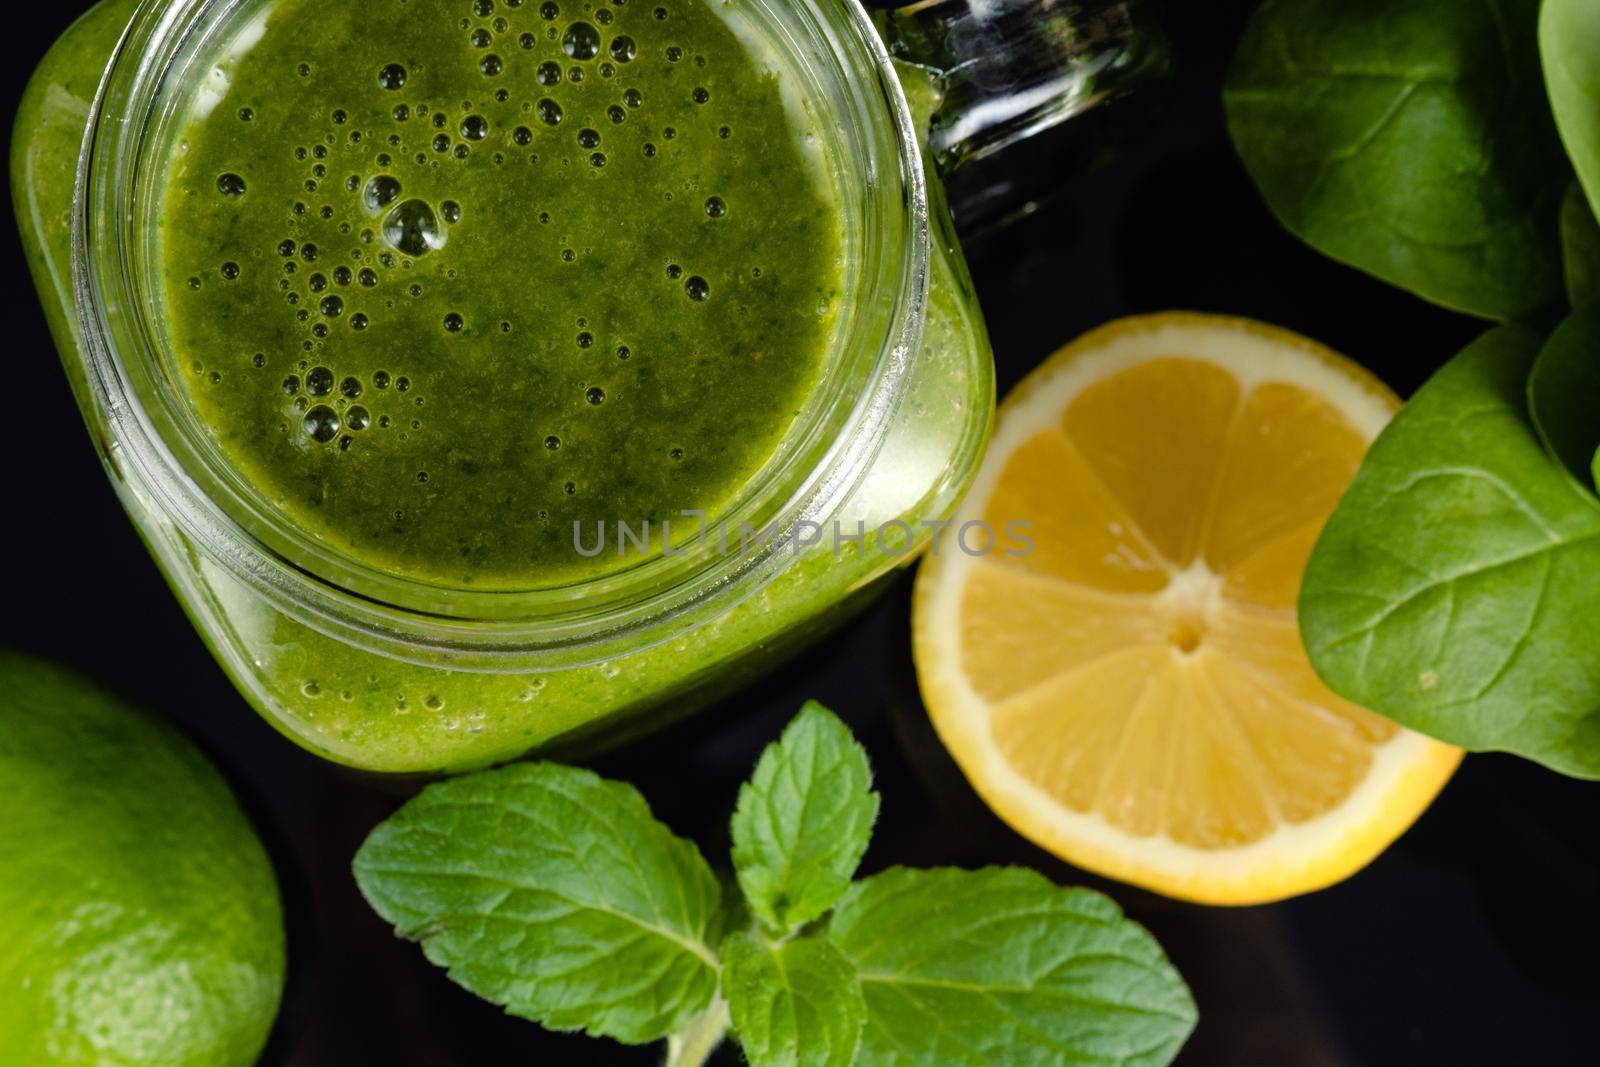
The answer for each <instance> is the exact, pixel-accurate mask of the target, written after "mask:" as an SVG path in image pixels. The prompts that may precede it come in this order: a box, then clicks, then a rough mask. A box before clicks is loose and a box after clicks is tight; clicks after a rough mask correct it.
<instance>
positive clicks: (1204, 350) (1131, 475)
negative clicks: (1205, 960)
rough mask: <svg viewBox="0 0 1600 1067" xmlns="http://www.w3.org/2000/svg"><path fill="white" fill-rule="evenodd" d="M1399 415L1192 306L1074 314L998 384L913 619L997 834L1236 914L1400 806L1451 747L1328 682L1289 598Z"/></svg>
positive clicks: (1353, 375) (929, 691) (1297, 345)
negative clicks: (1074, 323) (1076, 327)
mask: <svg viewBox="0 0 1600 1067" xmlns="http://www.w3.org/2000/svg"><path fill="white" fill-rule="evenodd" d="M1398 405H1399V402H1398V401H1397V400H1396V399H1395V397H1394V395H1393V394H1392V393H1390V392H1389V390H1388V389H1386V388H1385V387H1384V386H1383V384H1382V383H1380V382H1379V381H1377V380H1376V379H1375V378H1373V377H1372V376H1371V375H1369V374H1368V373H1367V372H1366V371H1364V370H1362V369H1361V368H1360V367H1358V366H1356V365H1355V364H1354V363H1351V362H1350V361H1349V360H1347V359H1345V358H1343V357H1342V356H1339V355H1338V354H1336V353H1334V352H1332V351H1329V350H1328V349H1326V348H1323V347H1322V346H1320V345H1318V344H1315V343H1314V342H1312V341H1309V340H1307V339H1305V338H1303V337H1300V336H1298V335H1296V334H1293V333H1290V332H1288V331H1285V330H1280V329H1277V328H1274V327H1270V326H1264V325H1261V324H1259V323H1255V322H1250V321H1247V320H1243V319H1234V318H1222V317H1217V316H1209V315H1195V314H1167V315H1152V316H1145V317H1139V318H1132V319H1125V320H1123V321H1120V322H1117V323H1113V324H1111V325H1109V326H1106V327H1103V328H1101V329H1098V330H1095V331H1094V332H1093V333H1090V334H1088V335H1087V336H1085V337H1083V338H1081V339H1079V340H1078V341H1076V342H1075V343H1073V344H1071V345H1069V346H1068V347H1067V348H1065V349H1063V350H1062V351H1060V352H1058V353H1057V354H1056V355H1055V356H1053V357H1051V358H1050V359H1049V360H1048V361H1046V362H1045V364H1044V365H1043V366H1041V367H1039V368H1038V369H1037V370H1036V371H1034V372H1033V374H1031V375H1030V376H1029V377H1028V379H1027V380H1026V381H1024V382H1023V383H1022V384H1021V385H1020V386H1018V387H1017V389H1016V390H1015V391H1014V392H1013V393H1012V394H1011V396H1010V397H1009V398H1008V399H1007V400H1006V402H1005V404H1004V405H1003V406H1002V408H1001V413H1000V419H999V423H998V427H997V429H996V432H995V437H994V440H993V442H992V443H991V445H990V450H989V455H988V457H987V459H986V460H985V462H984V465H983V469H982V470H981V471H980V473H979V475H978V477H977V480H976V482H975V483H974V485H973V488H972V490H971V492H970V493H969V495H968V496H967V498H966V500H965V502H964V504H963V506H962V509H961V513H960V514H959V515H958V516H957V517H956V518H955V520H954V522H953V524H952V526H951V527H949V528H948V529H946V530H945V531H944V534H943V536H942V537H941V538H940V543H939V545H938V552H937V555H933V556H930V557H929V558H928V559H927V560H926V561H925V562H924V563H923V565H922V570H921V573H920V574H919V576H918V579H917V588H916V603H915V608H914V612H913V629H914V635H913V646H914V651H915V655H916V661H917V674H918V678H919V680H920V683H921V687H922V692H923V697H924V700H925V702H926V704H927V706H928V710H929V713H930V714H931V715H932V718H933V723H934V726H935V728H936V729H937V730H938V732H939V736H940V737H941V738H942V739H943V741H944V744H945V746H946V747H947V748H948V749H949V750H950V752H951V754H952V755H953V756H954V757H955V759H956V761H957V762H958V763H959V764H960V765H961V768H962V770H963V772H964V773H965V774H966V776H967V778H968V779H969V780H970V781H971V783H972V784H973V786H974V787H975V788H976V789H977V791H978V792H979V794H981V795H982V797H983V798H984V800H985V801H987V802H988V804H989V805H990V806H991V807H992V808H994V810H995V811H996V812H998V813H999V815H1000V816H1001V817H1002V818H1003V819H1005V821H1006V822H1008V823H1009V824H1010V825H1011V826H1012V827H1014V828H1015V829H1016V830H1018V831H1019V832H1020V833H1022V834H1023V835H1025V836H1026V837H1029V838H1031V839H1032V840H1033V841H1035V842H1037V843H1038V844H1040V845H1042V846H1043V847H1045V848H1047V849H1049V850H1050V851H1051V852H1053V853H1055V854H1056V855H1058V856H1060V857H1062V858H1063V859H1065V860H1067V861H1068V862H1070V863H1073V864H1076V865H1077V866H1079V867H1082V868H1085V869H1087V870H1091V871H1096V872H1098V873H1100V874H1104V875H1107V876H1109V877H1112V878H1117V879H1121V880H1123V881H1127V882H1132V883H1134V884H1136V885H1141V886H1144V887H1146V888H1149V889H1152V890H1155V891H1157V892H1160V893H1164V894H1167V895H1169V896H1173V897H1178V898H1182V899H1186V900H1193V901H1200V902H1205V903H1214V904H1251V903H1261V902H1265V901H1270V900H1276V899H1281V898H1283V897H1287V896H1291V895H1294V894H1296V893H1303V892H1307V891H1309V890H1312V889H1317V888H1320V887H1322V886H1325V885H1328V884H1330V883H1332V882H1335V881H1338V880H1339V879H1342V878H1344V877H1346V876H1348V875H1350V874H1351V873H1353V872H1355V871H1356V870H1358V869H1360V868H1361V867H1362V866H1364V865H1365V864H1366V863H1367V862H1368V861H1370V860H1371V859H1372V858H1373V857H1375V856H1376V855H1377V854H1378V853H1379V852H1381V851H1382V850H1383V849H1384V848H1385V847H1386V846H1387V845H1388V844H1389V843H1390V842H1392V841H1393V840H1394V839H1395V838H1396V837H1398V836H1399V835H1400V834H1401V833H1402V832H1403V831H1404V830H1405V829H1406V827H1408V826H1410V825H1411V823H1412V822H1413V821H1415V820H1416V818H1417V816H1418V815H1420V814H1421V813H1422V811H1423V809H1425V808H1426V807H1427V806H1428V804H1429V802H1430V801H1432V799H1433V798H1434V796H1435V795H1436V794H1437V793H1438V792H1439V790H1440V789H1441V788H1442V787H1443V786H1444V783H1445V781H1446V780H1447V779H1448V778H1449V777H1450V774H1451V773H1452V772H1453V771H1454V770H1455V767H1456V765H1457V764H1458V763H1459V762H1460V760H1461V751H1460V750H1459V749H1457V748H1454V747H1451V746H1449V745H1445V744H1441V743H1439V742H1437V741H1433V740H1431V739H1429V738H1427V737H1424V736H1422V735H1421V734H1417V733H1413V732H1411V731H1409V730H1405V729H1402V728H1401V727H1399V726H1396V725H1395V724H1394V723H1391V722H1389V721H1388V720H1386V719H1382V718H1380V717H1378V716H1377V715H1374V714H1372V713H1371V712H1369V711H1366V710H1364V709H1362V708H1359V707H1356V706H1355V705H1354V704H1350V703H1348V702H1346V701H1344V700H1342V699H1340V698H1339V697H1337V696H1335V695H1334V694H1333V693H1332V692H1330V691H1329V690H1328V689H1327V688H1326V687H1325V686H1324V685H1323V684H1322V683H1321V681H1320V680H1319V679H1318V678H1317V677H1316V675H1315V674H1314V673H1313V672H1312V669H1311V665H1310V663H1309V662H1308V660H1307V658H1306V654H1305V651H1304V650H1303V647H1302V645H1301V643H1300V633H1299V626H1298V623H1297V621H1296V614H1295V607H1296V601H1297V598H1298V596H1299V590H1300V577H1301V573H1302V572H1303V571H1304V569H1305V564H1306V560H1307V558H1308V557H1309V555H1310V552H1311V548H1312V545H1313V543H1314V542H1315V540H1316V537H1317V534H1318V533H1319V531H1320V530H1321V528H1322V525H1323V523H1324V522H1325V521H1326V519H1327V517H1328V515H1329V513H1330V512H1331V511H1332V509H1333V506H1334V504H1335V503H1336V502H1337V500H1338V498H1339V496H1340V494H1341V493H1342V492H1343V491H1344V489H1345V487H1346V486H1347V485H1348V484H1349V483H1350V480H1351V478H1352V477H1354V475H1355V472H1356V468H1357V467H1358V466H1359V465H1360V463H1361V458H1362V455H1363V454H1364V453H1365V452H1366V450H1367V446H1368V445H1369V444H1370V443H1371V441H1372V439H1373V437H1375V436H1376V435H1377V433H1378V431H1379V430H1380V429H1381V428H1382V427H1383V425H1384V424H1385V423H1386V422H1387V421H1388V419H1389V418H1390V416H1391V415H1392V414H1393V413H1394V411H1395V410H1396V409H1397V407H1398ZM962 530H965V531H966V536H965V537H964V538H963V537H961V536H960V534H961V531H962ZM991 531H992V534H991Z"/></svg>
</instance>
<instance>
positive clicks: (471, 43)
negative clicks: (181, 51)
mask: <svg viewBox="0 0 1600 1067" xmlns="http://www.w3.org/2000/svg"><path fill="white" fill-rule="evenodd" d="M727 18H728V16H727V15H726V14H724V5H721V4H716V3H707V2H704V0H632V2H629V3H621V2H616V3H612V2H603V0H597V2H593V3H584V2H580V0H560V2H557V0H544V2H542V3H540V2H534V0H529V2H526V3H523V2H519V0H367V2H361V3H356V2H340V3H329V2H326V0H275V2H272V3H266V4H262V5H260V6H259V11H258V12H256V13H254V14H253V15H252V17H250V18H249V19H247V20H244V21H243V24H242V25H241V26H238V27H236V28H235V29H233V31H232V33H231V38H230V39H229V40H227V41H225V42H224V44H223V45H222V46H221V47H220V48H219V49H218V54H216V55H214V56H207V57H205V59H206V60H207V64H208V66H209V67H210V70H209V72H208V74H207V76H206V77H204V78H203V79H196V81H195V84H194V87H193V90H192V91H191V92H190V93H189V94H188V99H187V101H186V102H185V104H184V105H183V107H182V108H181V109H180V110H179V112H178V114H177V115H176V117H175V118H174V119H173V120H172V121H171V122H170V124H169V129H170V135H169V136H170V143H171V148H170V156H169V160H168V162H167V164H166V174H165V177H164V180H163V182H162V185H163V202H162V203H161V206H160V211H159V217H158V219H157V220H156V221H157V228H156V246H155V247H156V257H157V267H156V269H157V272H158V276H159V277H160V278H161V281H162V286H161V292H160V298H161V301H162V305H161V308H160V318H161V320H162V321H163V323H164V326H165V329H166V330H167V333H168V337H167V341H168V346H169V349H170V351H171V352H172V353H173V357H172V358H173V359H174V360H175V361H176V363H177V366H176V367H175V368H174V371H173V374H174V376H175V377H179V378H180V379H181V380H182V382H183V384H184V386H185V387H186V389H187V392H188V395H189V397H190V399H191V400H192V402H193V405H194V411H195V413H196V415H197V416H198V419H199V421H200V422H201V423H202V424H203V425H204V426H205V427H206V429H207V430H208V431H209V432H210V434H211V435H212V437H213V438H214V440H215V442H216V444H217V446H218V448H219V449H220V451H221V452H222V454H223V455H224V456H225V457H226V459H227V461H228V462H229V463H231V464H232V465H234V466H235V467H236V468H237V469H238V470H239V471H240V472H241V473H242V474H243V475H244V478H245V480H246V481H247V482H248V483H250V484H251V485H252V486H254V487H255V488H256V490H257V491H258V492H259V493H260V494H261V495H262V496H263V497H265V498H266V501H267V502H268V504H269V506H271V507H273V508H276V509H279V510H281V511H282V512H283V513H285V514H286V515H287V516H288V517H289V518H290V519H291V521H292V522H293V523H294V524H295V525H296V526H298V527H299V528H301V529H302V530H303V531H305V532H307V533H309V534H311V535H312V536H314V537H316V538H318V539H319V540H321V541H323V542H325V543H326V544H327V545H328V546H330V547H331V548H334V549H336V550H338V551H341V552H343V553H346V554H348V555H350V556H351V557H353V558H354V559H356V560H358V561H360V562H362V563H365V564H367V565H369V566H373V567H376V568H378V569H381V570H383V571H385V572H387V573H389V574H393V575H402V576H405V577H409V578H413V579H417V580H421V581H425V582H429V583H434V584H440V585H447V586H464V585H471V586H472V587H473V588H482V589H508V588H511V589H527V588H537V587H548V586H552V585H560V584H566V583H568V582H571V581H575V580H581V579H584V578H589V577H593V576H594V575H595V574H596V573H597V572H598V571H599V570H601V569H603V568H608V567H609V568H616V567H618V566H621V565H623V564H624V563H626V562H630V560H628V559H627V558H626V557H624V556H622V555H619V554H618V553H615V552H606V553H601V554H600V555H599V556H597V557H595V558H593V559H590V558H585V556H583V555H580V554H579V553H578V552H576V551H575V550H574V536H573V523H574V522H575V521H576V522H581V523H583V524H584V525H585V528H586V529H588V530H590V531H591V534H590V540H591V541H592V540H593V533H592V531H593V530H595V528H596V527H595V524H596V523H599V522H602V521H604V522H615V521H618V520H621V521H625V522H628V523H630V524H631V525H633V526H635V527H638V526H640V525H641V524H642V523H643V522H646V521H648V522H650V523H651V524H652V526H656V527H659V524H660V522H661V521H662V520H663V519H671V518H674V517H677V516H678V514H679V512H680V511H681V510H682V509H686V508H698V509H703V510H705V511H706V512H708V513H710V514H713V515H714V514H718V513H720V512H721V511H722V510H723V509H724V508H725V506H726V505H727V504H728V502H729V501H730V500H731V499H733V498H734V497H735V496H736V494H737V493H738V492H739V490H740V489H741V488H742V487H743V486H745V485H746V484H747V483H748V482H749V481H750V479H751V478H752V477H754V476H755V475H756V474H757V473H758V472H759V471H760V470H761V469H762V467H763V464H764V462H765V461H766V459H767V458H768V457H769V456H770V455H771V454H772V453H773V451H774V449H775V448H776V446H777V444H778V442H779V441H780V440H781V439H782V437H783V436H784V434H785V432H786V431H787V430H788V429H789V427H790V423H791V422H792V421H793V419H794V416H795V414H796V413H797V411H798V410H799V409H800V408H801V406H802V405H803V404H804V402H805V400H806V398H807V397H808V395H810V393H811V392H812V390H813V388H814V387H815V385H816V383H817V381H818V378H819V377H820V375H821V372H822V369H823V361H824V356H825V355H826V353H827V351H828V348H829V342H830V339H831V334H832V328H833V324H834V321H835V319H836V311H837V301H838V299H839V294H840V289H841V285H842V274H843V262H842V241H841V226H842V222H841V219H840V216H839V212H838V209H837V207H836V204H835V202H834V195H833V191H832V189H831V185H830V178H829V175H828V172H827V170H826V167H825V164H824V162H823V161H822V160H821V158H820V157H819V156H818V155H817V153H816V152H815V151H814V150H812V149H809V148H808V147H807V145H808V143H810V142H814V141H815V140H816V138H815V134H814V131H812V130H811V129H810V127H809V125H808V123H809V121H810V120H809V119H808V118H807V117H806V116H805V114H804V113H803V112H802V111H801V110H799V109H798V108H793V107H788V106H786V105H785V101H784V97H783V95H782V93H781V92H780V89H779V85H778V79H777V74H776V72H775V71H774V70H772V69H770V67H769V66H767V65H765V64H764V61H763V57H762V56H760V55H759V54H757V53H755V52H754V51H752V49H751V48H750V47H749V46H747V45H746V44H745V43H744V42H743V41H742V40H741V37H740V36H739V35H738V34H737V33H736V32H735V27H734V26H731V25H730V24H729V22H728V21H726V19H727ZM679 525H680V526H685V527H687V526H688V525H689V524H688V523H686V522H682V521H680V523H679ZM636 559H637V557H636V556H635V557H634V561H636Z"/></svg>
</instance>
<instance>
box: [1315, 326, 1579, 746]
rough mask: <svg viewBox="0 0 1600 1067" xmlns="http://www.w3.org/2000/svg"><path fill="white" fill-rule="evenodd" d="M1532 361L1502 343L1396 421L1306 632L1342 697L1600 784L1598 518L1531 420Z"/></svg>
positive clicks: (1335, 543)
mask: <svg viewBox="0 0 1600 1067" xmlns="http://www.w3.org/2000/svg"><path fill="white" fill-rule="evenodd" d="M1539 350H1540V338H1539V337H1538V335H1536V334H1534V333H1532V332H1530V331H1528V330H1525V329H1522V328H1520V327H1502V328H1500V329H1496V330H1493V331H1491V332H1490V333H1488V334H1486V335H1485V336H1484V337H1482V338H1480V339H1479V340H1478V341H1476V342H1474V343H1473V344H1472V345H1470V346H1468V348H1467V349H1466V350H1464V351H1463V352H1462V353H1461V354H1460V355H1458V356H1457V357H1456V358H1455V359H1453V360H1451V361H1450V363H1448V364H1447V365H1446V366H1445V367H1444V368H1443V369H1442V370H1440V371H1439V372H1438V374H1436V375H1435V376H1434V377H1433V378H1432V379H1431V380H1430V381H1429V382H1428V383H1427V384H1426V385H1424V386H1423V387H1422V389H1420V390H1419V391H1418V392H1417V395H1416V396H1415V397H1414V398H1413V399H1412V401H1411V402H1410V403H1409V404H1408V405H1407V406H1406V407H1405V409H1404V410H1402V411H1401V413H1400V414H1399V415H1398V416H1396V418H1395V420H1394V421H1393V422H1392V423H1390V425H1389V427H1388V428H1387V429H1386V430H1385V431H1384V432H1383V433H1382V434H1381V435H1380V436H1379V437H1378V440H1377V441H1376V442H1375V443H1374V444H1373V446H1372V450H1371V451H1370V452H1369V453H1368V455H1367V458H1366V462H1365V463H1364V464H1363V465H1362V467H1361V470H1360V472H1359V473H1358V474H1357V476H1356V479H1355V482H1354V483H1353V484H1352V485H1351V487H1350V490H1349V491H1348V492H1347V493H1346V494H1345V497H1344V499H1343V500H1342V501H1341V502H1340V504H1339V506H1338V507H1337V508H1336V509H1335V510H1334V513H1333V516H1332V517H1331V518H1330V519H1329V521H1328V524H1327V526H1326V528H1325V529H1324V531H1323V534H1322V537H1321V539H1320V540H1319V541H1318V543H1317V547H1316V549H1315V551H1314V552H1313V553H1312V557H1311V562H1310V564H1309V566H1308V567H1307V570H1306V575H1305V582H1304V585H1303V587H1302V590H1301V598H1300V628H1301V634H1302V636H1303V638H1304V640H1305V643H1306V647H1307V649H1308V650H1309V652H1310V654H1311V661H1312V663H1313V665H1314V666H1315V667H1316V669H1317V671H1318V673H1319V674H1321V675H1322V677H1323V678H1324V679H1325V680H1326V681H1327V682H1328V684H1329V685H1330V686H1331V687H1332V688H1333V689H1334V690H1335V691H1336V692H1338V693H1339V694H1341V695H1342V696H1345V697H1346V698H1348V699H1350V700H1353V701H1355V702H1357V703H1359V704H1362V705H1364V706H1366V707H1369V708H1372V709H1373V710H1375V711H1378V712H1381V713H1382V714H1384V715H1387V716H1389V717H1390V718H1393V719H1395V720H1397V721H1399V722H1401V723H1403V724H1405V725H1407V726H1410V727H1412V728H1414V729H1417V730H1420V731H1422V732H1424V733H1427V734H1431V735H1433V736H1434V737H1437V738H1440V739H1442V740H1445V741H1449V742H1453V743H1455V744H1458V745H1461V746H1463V747H1466V748H1472V749H1498V750H1504V751H1509V752H1515V753H1519V754H1521V755H1524V756H1527V757H1529V758H1530V759H1534V760H1537V761H1538V762H1540V763H1543V764H1545V765H1546V766H1549V767H1551V768H1553V769H1555V770H1557V771H1561V772H1563V773H1566V774H1570V775H1574V776H1576V777H1581V778H1600V654H1597V650H1600V502H1597V501H1596V499H1595V497H1594V495H1593V494H1592V493H1590V492H1587V491H1584V490H1582V489H1581V488H1580V487H1579V486H1577V485H1576V484H1575V483H1574V481H1573V479H1572V478H1571V477H1570V476H1569V474H1568V472H1567V471H1566V470H1565V469H1563V467H1562V465H1561V464H1560V463H1558V462H1557V461H1555V460H1554V459H1552V458H1551V456H1550V454H1549V453H1548V452H1547V451H1546V449H1545V447H1544V445H1543V443H1542V442H1541V441H1540V438H1539V434H1538V432H1537V431H1536V430H1535V428H1534V425H1533V423H1532V421H1531V419H1530V416H1529V413H1528V405H1527V399H1526V392H1525V387H1526V385H1527V382H1528V378H1529V372H1530V371H1531V370H1532V368H1533V364H1534V360H1535V358H1536V356H1537V355H1538V354H1539ZM1552 424H1553V420H1552Z"/></svg>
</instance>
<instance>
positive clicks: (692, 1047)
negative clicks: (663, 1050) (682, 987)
mask: <svg viewBox="0 0 1600 1067" xmlns="http://www.w3.org/2000/svg"><path fill="white" fill-rule="evenodd" d="M727 1036H728V1002H727V1001H725V1000H723V999H722V998H721V997H718V998H717V1001H716V1003H715V1004H713V1005H711V1007H709V1008H707V1009H706V1010H705V1011H704V1012H702V1013H701V1014H699V1015H696V1016H695V1017H694V1018H693V1019H690V1020H689V1025H688V1026H685V1027H684V1028H683V1029H682V1030H679V1031H678V1032H677V1033H675V1034H672V1035H671V1036H669V1037H668V1038H667V1059H666V1062H665V1063H664V1064H663V1065H662V1067H702V1065H703V1064H704V1063H705V1062H706V1060H708V1059H710V1058H711V1054H712V1053H713V1052H715V1051H716V1050H717V1046H718V1045H720V1044H722V1039H723V1038H724V1037H727Z"/></svg>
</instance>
